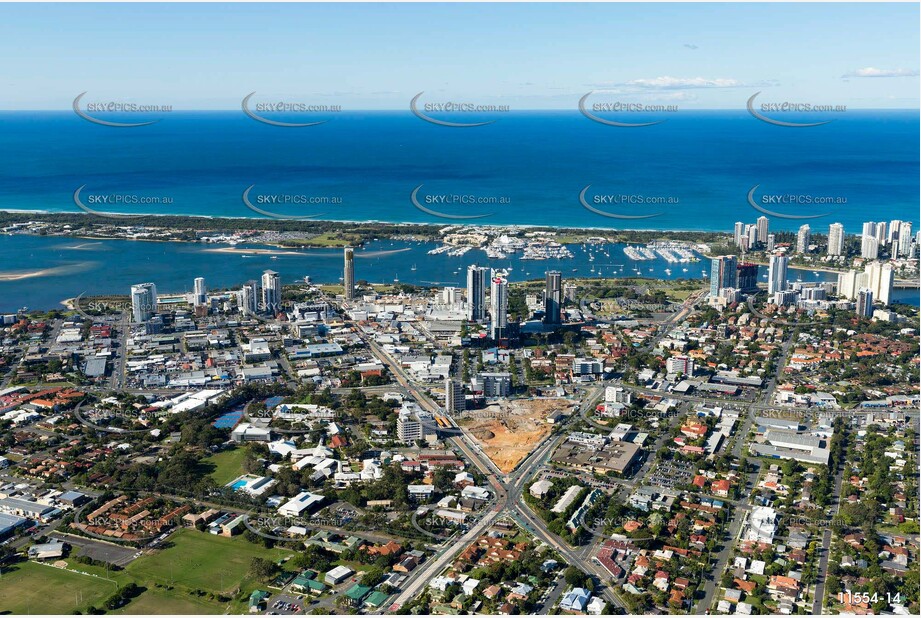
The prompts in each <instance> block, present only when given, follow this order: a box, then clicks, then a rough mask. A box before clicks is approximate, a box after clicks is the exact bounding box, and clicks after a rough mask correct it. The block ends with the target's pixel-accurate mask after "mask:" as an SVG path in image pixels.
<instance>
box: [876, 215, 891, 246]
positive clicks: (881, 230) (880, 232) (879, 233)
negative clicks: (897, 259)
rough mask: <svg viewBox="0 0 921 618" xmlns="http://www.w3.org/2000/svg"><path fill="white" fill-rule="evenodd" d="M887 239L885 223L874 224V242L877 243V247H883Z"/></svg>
mask: <svg viewBox="0 0 921 618" xmlns="http://www.w3.org/2000/svg"><path fill="white" fill-rule="evenodd" d="M888 239H889V233H888V232H886V222H885V221H880V222H879V223H877V224H876V240H878V241H879V246H880V247H883V246H885V245H886V242H887V240H888Z"/></svg>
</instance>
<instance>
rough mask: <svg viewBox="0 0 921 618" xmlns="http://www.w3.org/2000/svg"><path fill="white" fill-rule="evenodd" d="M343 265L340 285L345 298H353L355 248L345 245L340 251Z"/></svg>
mask: <svg viewBox="0 0 921 618" xmlns="http://www.w3.org/2000/svg"><path fill="white" fill-rule="evenodd" d="M342 257H343V260H344V267H343V272H342V286H343V290H344V294H345V299H346V300H352V299H354V298H355V249H354V248H352V247H346V248H345V249H344V250H343V252H342Z"/></svg>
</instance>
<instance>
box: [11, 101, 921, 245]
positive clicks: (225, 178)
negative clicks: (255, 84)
mask: <svg viewBox="0 0 921 618" xmlns="http://www.w3.org/2000/svg"><path fill="white" fill-rule="evenodd" d="M151 117H152V118H153V117H155V118H159V122H157V123H156V124H153V125H150V126H145V127H138V128H111V127H104V126H99V125H96V124H93V123H90V122H87V121H86V120H83V119H81V118H79V117H77V116H76V115H75V114H73V113H71V112H0V209H11V210H12V209H19V210H25V209H39V210H49V211H65V212H78V209H77V206H76V205H75V204H74V201H73V193H74V191H75V190H76V189H77V188H78V187H81V186H84V185H85V189H84V195H92V194H107V193H120V194H133V195H140V196H158V197H166V198H168V199H169V201H170V203H160V204H144V205H140V204H137V205H125V204H121V205H118V206H116V207H112V206H108V205H104V204H103V205H99V204H97V205H94V206H93V208H94V209H97V210H108V211H111V212H122V213H130V212H153V213H170V214H190V215H210V216H232V217H250V216H252V217H259V216H260V215H258V214H256V213H254V212H253V211H251V210H249V209H248V208H247V207H246V206H245V205H244V203H243V201H242V199H241V195H242V192H243V190H244V189H246V188H247V187H248V186H250V185H256V188H255V189H254V193H253V196H254V197H255V196H256V195H262V194H265V195H282V194H284V195H299V196H309V197H321V198H330V197H332V198H337V199H339V200H341V203H335V204H324V205H323V206H313V205H303V204H299V205H288V206H273V207H267V206H263V208H265V209H267V210H271V211H272V212H276V213H279V214H286V215H303V214H319V215H321V217H320V218H322V219H335V220H344V221H366V220H378V221H400V222H402V221H411V222H425V223H439V224H440V223H444V222H445V220H444V219H440V218H438V217H436V216H433V215H430V214H426V213H424V212H422V211H420V210H419V209H418V208H416V207H415V206H414V205H413V203H412V202H411V201H410V194H411V192H412V191H413V189H414V188H416V187H418V186H419V185H422V188H421V189H420V200H424V197H425V196H441V195H461V196H474V197H478V198H496V200H499V203H496V204H490V205H488V206H484V205H481V204H455V205H447V206H443V205H438V204H437V203H436V202H435V200H433V201H432V203H426V204H425V205H426V206H428V207H430V208H432V209H436V210H438V211H440V212H444V213H448V214H467V215H469V214H488V215H489V216H487V217H483V218H480V219H476V220H475V222H476V223H483V224H522V225H547V226H560V225H566V226H573V227H598V228H611V229H626V228H643V229H661V230H669V229H671V230H718V231H729V230H731V229H732V225H733V223H734V222H735V221H746V222H754V220H755V219H756V218H757V217H758V216H760V213H759V212H757V211H755V210H754V209H753V208H752V207H751V206H750V205H749V204H748V202H747V200H746V196H747V193H748V191H749V190H750V189H751V188H752V187H753V186H755V185H760V187H759V189H758V194H759V195H760V194H761V193H764V194H800V195H810V196H820V195H821V196H833V197H842V198H845V199H846V200H847V203H846V204H835V205H834V206H832V207H824V208H818V209H817V210H813V209H812V208H815V207H809V208H806V207H803V206H798V207H792V206H780V207H771V208H772V210H775V211H782V212H785V213H789V214H818V213H820V212H829V213H830V214H829V215H828V216H825V217H821V218H818V219H813V220H811V221H809V223H810V225H812V227H813V229H816V230H822V229H823V228H824V227H825V226H827V224H828V223H831V222H834V221H838V222H841V223H843V224H844V226H845V230H846V231H847V232H848V233H859V231H860V226H861V224H862V222H863V221H865V220H868V219H873V220H890V219H903V220H914V221H915V222H916V223H917V221H918V217H917V216H916V215H917V214H918V212H919V210H918V194H919V182H918V169H919V156H918V146H917V143H918V135H919V124H918V114H917V112H916V111H849V112H847V113H841V114H837V115H836V116H835V118H834V121H833V122H831V123H829V124H827V125H823V126H820V127H813V128H802V129H790V128H784V127H777V126H773V125H770V124H767V123H764V122H761V121H758V120H756V119H754V118H752V117H751V116H750V115H749V114H748V113H747V112H746V111H744V110H742V111H712V112H682V113H676V114H670V115H668V118H667V120H666V122H664V123H662V124H659V125H655V126H651V127H644V128H615V127H609V126H605V125H602V124H599V123H596V122H592V121H591V120H588V119H587V118H585V117H583V116H582V115H580V114H579V113H578V112H576V111H571V112H570V111H565V112H562V111H561V112H517V113H515V112H513V113H507V114H499V115H498V117H495V118H491V119H494V120H495V122H494V123H493V124H490V125H487V126H483V127H476V128H463V129H459V128H447V127H441V126H436V125H433V124H430V123H427V122H424V121H422V120H420V119H418V118H416V117H414V116H413V115H412V114H411V113H410V112H409V111H408V110H407V111H405V112H346V113H341V114H333V115H332V116H331V117H330V119H329V122H327V123H326V124H322V125H319V126H315V127H307V128H280V127H274V126H269V125H265V124H261V123H259V122H256V121H253V120H251V119H249V118H247V117H246V116H245V115H244V114H243V113H242V112H232V111H225V112H172V113H161V114H159V115H157V114H153V115H152V116H151ZM107 118H108V117H107ZM138 119H139V118H137V117H132V118H130V119H129V120H132V121H137V120H138ZM145 119H146V117H145ZM784 119H785V120H796V119H795V118H788V117H785V118H784ZM464 120H470V118H465V119H464ZM809 120H814V118H810V119H809ZM587 185H592V188H591V194H590V195H595V194H605V195H607V194H610V195H630V196H644V197H655V198H668V199H669V202H668V203H667V204H666V205H665V206H664V207H660V206H649V205H637V204H622V205H602V206H599V209H602V210H604V211H605V212H614V213H621V214H633V215H636V214H651V212H662V213H663V214H662V215H661V216H657V217H654V218H648V219H640V220H622V219H612V218H608V217H604V216H602V215H598V214H595V213H593V212H590V211H589V210H587V209H585V208H584V207H583V206H582V205H581V204H580V202H579V199H578V198H579V192H580V191H581V190H582V189H583V188H584V187H585V186H587ZM801 223H802V221H797V220H790V219H779V218H774V219H772V220H771V227H772V229H773V230H779V229H787V230H795V229H796V228H797V227H799V225H800V224H801Z"/></svg>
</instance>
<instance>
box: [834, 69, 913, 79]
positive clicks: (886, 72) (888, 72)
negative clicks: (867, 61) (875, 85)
mask: <svg viewBox="0 0 921 618" xmlns="http://www.w3.org/2000/svg"><path fill="white" fill-rule="evenodd" d="M917 76H918V71H915V70H912V69H877V68H875V67H866V68H863V69H857V70H856V71H850V72H848V73H845V74H844V75H842V76H841V77H843V78H847V77H917Z"/></svg>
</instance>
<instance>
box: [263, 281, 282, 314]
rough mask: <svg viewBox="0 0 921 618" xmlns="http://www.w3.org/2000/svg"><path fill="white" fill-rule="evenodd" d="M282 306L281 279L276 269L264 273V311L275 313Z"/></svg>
mask: <svg viewBox="0 0 921 618" xmlns="http://www.w3.org/2000/svg"><path fill="white" fill-rule="evenodd" d="M280 307H281V279H280V278H279V277H278V273H277V272H275V271H274V270H267V271H265V272H264V273H262V305H261V306H260V307H259V308H260V309H261V310H262V312H264V313H268V314H271V315H275V314H276V313H277V312H278V309H279V308H280Z"/></svg>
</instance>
